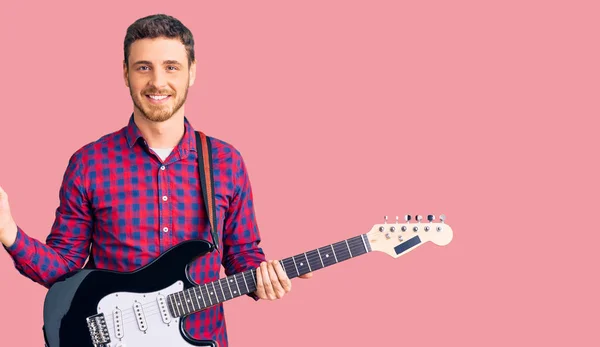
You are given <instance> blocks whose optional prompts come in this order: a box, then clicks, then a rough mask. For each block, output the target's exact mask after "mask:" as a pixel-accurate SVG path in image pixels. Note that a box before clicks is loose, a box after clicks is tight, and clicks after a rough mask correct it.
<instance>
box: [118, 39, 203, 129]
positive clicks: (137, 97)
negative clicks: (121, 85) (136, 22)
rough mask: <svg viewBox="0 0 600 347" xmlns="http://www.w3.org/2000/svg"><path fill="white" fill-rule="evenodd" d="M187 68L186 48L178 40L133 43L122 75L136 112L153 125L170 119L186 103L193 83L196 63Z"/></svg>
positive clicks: (149, 40) (152, 40) (147, 40)
mask: <svg viewBox="0 0 600 347" xmlns="http://www.w3.org/2000/svg"><path fill="white" fill-rule="evenodd" d="M188 65H189V64H188V58H187V53H186V50H185V46H184V45H183V43H181V41H179V40H178V39H169V38H155V39H142V40H137V41H135V42H133V43H132V44H131V47H130V52H129V66H126V65H125V63H123V76H124V78H125V84H126V85H127V86H128V87H129V91H130V93H131V99H132V100H133V104H134V107H135V109H136V110H137V111H138V112H139V113H140V114H141V115H142V116H143V117H145V118H146V119H148V120H150V121H153V122H163V121H166V120H167V119H169V118H171V117H172V116H173V114H175V113H176V112H177V111H178V110H179V109H180V108H181V106H183V104H184V103H185V99H186V97H187V91H188V87H189V86H191V85H193V84H194V79H195V77H196V64H195V62H193V63H192V64H191V66H188Z"/></svg>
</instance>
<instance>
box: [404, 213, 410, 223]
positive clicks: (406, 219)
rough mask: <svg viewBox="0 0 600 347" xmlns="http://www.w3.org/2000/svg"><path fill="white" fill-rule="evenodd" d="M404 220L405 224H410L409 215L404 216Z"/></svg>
mask: <svg viewBox="0 0 600 347" xmlns="http://www.w3.org/2000/svg"><path fill="white" fill-rule="evenodd" d="M404 220H405V221H406V223H410V215H409V214H407V215H404Z"/></svg>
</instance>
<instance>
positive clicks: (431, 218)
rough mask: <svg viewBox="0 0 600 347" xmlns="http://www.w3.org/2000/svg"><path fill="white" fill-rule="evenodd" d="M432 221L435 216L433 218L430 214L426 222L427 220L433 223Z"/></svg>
mask: <svg viewBox="0 0 600 347" xmlns="http://www.w3.org/2000/svg"><path fill="white" fill-rule="evenodd" d="M434 219H435V216H434V215H432V214H430V215H427V220H428V221H430V222H433V220H434Z"/></svg>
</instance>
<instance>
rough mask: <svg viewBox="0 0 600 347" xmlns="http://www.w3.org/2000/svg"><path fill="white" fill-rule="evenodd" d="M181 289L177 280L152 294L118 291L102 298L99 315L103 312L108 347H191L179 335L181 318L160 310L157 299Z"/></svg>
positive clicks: (99, 304)
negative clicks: (108, 340)
mask: <svg viewBox="0 0 600 347" xmlns="http://www.w3.org/2000/svg"><path fill="white" fill-rule="evenodd" d="M181 290H183V283H182V282H181V281H178V282H175V283H174V284H172V285H171V286H169V287H167V288H165V289H162V290H160V291H157V292H153V293H142V294H139V293H128V292H117V293H113V294H110V295H107V296H105V297H104V298H102V300H100V302H99V303H98V313H103V314H104V317H105V319H106V325H107V328H108V333H109V335H110V344H108V345H107V347H138V346H144V347H163V346H173V347H180V346H185V347H189V346H193V345H192V344H190V343H188V342H187V341H186V340H184V339H183V337H182V336H181V332H180V330H179V321H180V318H173V317H172V316H171V314H170V313H169V312H168V310H164V309H162V310H161V307H160V304H159V300H158V298H159V297H161V296H162V297H165V298H166V296H167V295H169V294H171V293H175V292H178V291H181ZM165 311H166V312H167V314H168V316H167V317H165V316H164V312H165ZM140 314H141V318H139V317H140V316H139V315H140ZM119 316H120V318H119ZM165 321H167V322H168V323H165Z"/></svg>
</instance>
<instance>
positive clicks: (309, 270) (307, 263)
mask: <svg viewBox="0 0 600 347" xmlns="http://www.w3.org/2000/svg"><path fill="white" fill-rule="evenodd" d="M304 258H305V259H306V265H308V272H312V269H311V267H310V262H309V261H308V256H307V255H306V252H304Z"/></svg>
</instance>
